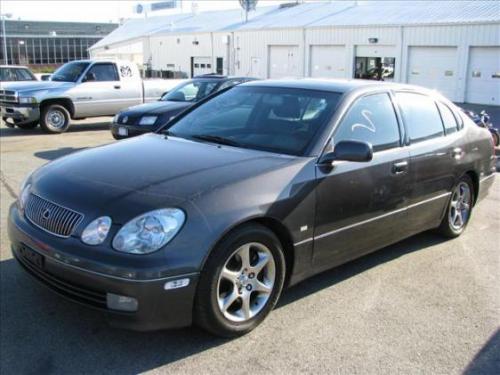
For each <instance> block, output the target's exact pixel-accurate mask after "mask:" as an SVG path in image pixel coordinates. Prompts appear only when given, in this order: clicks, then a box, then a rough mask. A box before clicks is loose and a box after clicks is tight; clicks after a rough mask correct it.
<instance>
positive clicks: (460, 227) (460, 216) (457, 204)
mask: <svg viewBox="0 0 500 375" xmlns="http://www.w3.org/2000/svg"><path fill="white" fill-rule="evenodd" d="M474 194H475V192H474V185H473V183H472V180H471V178H470V177H469V176H463V177H462V178H461V179H460V180H459V181H458V183H457V184H456V185H455V187H454V188H453V190H452V192H451V198H450V202H449V203H448V206H447V207H446V214H445V215H444V217H443V221H442V222H441V225H440V226H439V228H438V232H439V233H440V234H442V235H443V236H445V237H448V238H455V237H458V236H460V235H461V234H462V233H463V232H464V230H465V228H466V227H467V224H468V223H469V220H470V217H471V214H472V207H473V205H474V196H475V195H474Z"/></svg>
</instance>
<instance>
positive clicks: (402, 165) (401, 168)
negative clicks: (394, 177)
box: [392, 161, 408, 174]
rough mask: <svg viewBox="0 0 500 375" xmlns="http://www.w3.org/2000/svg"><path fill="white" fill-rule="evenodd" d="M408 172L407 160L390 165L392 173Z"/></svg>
mask: <svg viewBox="0 0 500 375" xmlns="http://www.w3.org/2000/svg"><path fill="white" fill-rule="evenodd" d="M406 172H408V162H407V161H400V162H399V163H395V164H393V165H392V173H393V174H403V173H406Z"/></svg>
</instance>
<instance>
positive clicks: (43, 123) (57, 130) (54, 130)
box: [40, 104, 71, 134]
mask: <svg viewBox="0 0 500 375" xmlns="http://www.w3.org/2000/svg"><path fill="white" fill-rule="evenodd" d="M51 110H58V111H60V112H62V114H63V115H64V118H65V123H64V126H63V127H62V128H56V127H54V126H51V125H49V124H48V122H47V115H48V113H49V112H50V111H51ZM70 122H71V116H70V114H69V112H68V110H67V109H66V108H65V107H64V106H62V105H60V104H49V105H48V106H46V107H43V108H42V111H41V116H40V125H41V127H42V129H43V130H44V131H45V132H47V133H53V134H58V133H64V132H65V131H66V130H68V128H69V126H70Z"/></svg>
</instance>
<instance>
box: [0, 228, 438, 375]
mask: <svg viewBox="0 0 500 375" xmlns="http://www.w3.org/2000/svg"><path fill="white" fill-rule="evenodd" d="M441 241H442V238H441V237H438V236H436V235H434V234H432V233H424V234H420V235H417V236H415V237H412V238H410V239H408V240H405V241H403V242H401V243H398V244H396V245H393V246H389V247H387V248H385V249H383V250H380V251H378V252H375V253H372V254H370V255H367V256H364V257H362V258H360V259H358V260H355V261H353V262H350V263H348V264H345V265H343V266H340V267H337V268H335V269H333V270H330V271H327V272H323V273H321V274H320V275H317V276H315V277H312V278H310V279H308V280H306V281H304V282H302V283H300V284H298V285H296V286H294V287H292V288H290V289H288V290H286V291H284V293H283V296H282V298H281V300H280V303H279V304H278V306H277V308H279V309H282V308H287V305H289V304H291V303H294V302H297V301H298V300H300V299H301V298H303V297H305V296H308V295H311V294H314V293H316V292H319V291H321V290H323V289H325V288H329V287H332V286H334V285H335V284H337V283H340V282H342V281H343V280H346V279H348V278H350V277H353V276H355V275H357V274H359V273H361V272H363V271H366V270H368V269H370V268H373V267H376V266H378V265H380V264H383V263H387V262H390V261H392V260H394V259H397V258H399V257H401V256H404V255H406V254H408V253H411V252H414V251H418V250H422V249H424V248H426V247H429V246H433V245H435V244H437V243H439V242H441ZM0 271H1V272H0V278H1V283H0V287H1V296H2V299H1V302H0V303H1V312H2V314H1V327H2V334H1V352H2V361H1V365H0V366H1V367H0V373H5V374H10V373H68V370H69V369H71V370H70V371H71V372H73V373H104V372H105V373H120V374H136V373H140V372H144V371H148V370H152V369H155V368H157V367H160V366H164V365H167V364H169V363H173V362H175V361H178V360H181V359H184V358H187V357H190V356H193V355H196V354H197V353H200V352H204V351H206V350H208V349H210V348H214V347H217V346H220V345H223V344H225V343H227V342H228V341H229V340H227V339H221V338H217V337H213V336H211V335H209V334H207V333H205V332H203V331H201V330H199V329H197V328H194V327H193V328H184V329H180V330H171V331H159V332H149V333H138V332H131V331H126V330H120V329H114V328H111V327H109V326H108V325H107V323H106V321H105V317H104V315H103V314H102V313H100V312H96V311H93V310H90V309H87V308H83V307H80V306H78V305H76V304H73V303H71V302H68V301H66V300H64V299H62V298H61V297H58V296H57V295H55V294H54V293H52V292H51V291H49V290H48V289H46V288H45V287H43V286H41V285H39V284H37V283H36V282H34V281H33V280H32V279H31V277H30V276H29V275H27V274H26V273H25V272H24V271H22V270H21V268H20V267H19V266H18V265H17V264H16V262H15V261H14V260H13V259H10V260H5V261H3V262H1V263H0Z"/></svg>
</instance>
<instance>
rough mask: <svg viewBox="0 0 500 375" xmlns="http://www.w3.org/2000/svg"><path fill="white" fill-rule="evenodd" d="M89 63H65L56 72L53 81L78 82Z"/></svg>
mask: <svg viewBox="0 0 500 375" xmlns="http://www.w3.org/2000/svg"><path fill="white" fill-rule="evenodd" d="M89 64H90V63H88V62H71V63H67V64H64V65H63V66H61V67H60V68H59V69H57V70H56V71H55V72H54V75H53V76H52V81H58V82H76V81H77V80H78V78H79V77H80V75H81V74H82V73H83V71H84V70H85V69H86V68H87V67H88V66H89Z"/></svg>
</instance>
